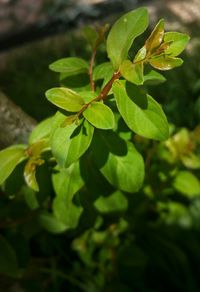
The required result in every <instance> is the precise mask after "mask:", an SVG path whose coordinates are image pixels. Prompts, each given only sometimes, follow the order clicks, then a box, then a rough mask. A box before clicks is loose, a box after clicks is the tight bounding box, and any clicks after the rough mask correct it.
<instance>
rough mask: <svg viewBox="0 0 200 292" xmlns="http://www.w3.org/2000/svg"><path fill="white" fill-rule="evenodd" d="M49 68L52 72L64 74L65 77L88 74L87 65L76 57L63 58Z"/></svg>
mask: <svg viewBox="0 0 200 292" xmlns="http://www.w3.org/2000/svg"><path fill="white" fill-rule="evenodd" d="M49 68H50V69H51V70H52V71H54V72H59V73H65V77H67V76H71V75H76V74H80V73H85V72H89V65H88V63H87V62H86V61H85V60H83V59H81V58H76V57H69V58H63V59H60V60H57V61H55V62H53V63H52V64H51V65H49Z"/></svg>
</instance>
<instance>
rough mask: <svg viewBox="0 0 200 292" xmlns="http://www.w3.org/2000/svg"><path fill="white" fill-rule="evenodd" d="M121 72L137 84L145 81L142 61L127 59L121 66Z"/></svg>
mask: <svg viewBox="0 0 200 292" xmlns="http://www.w3.org/2000/svg"><path fill="white" fill-rule="evenodd" d="M120 73H121V74H122V76H123V77H124V78H125V79H126V80H128V81H130V82H132V83H134V84H136V85H141V84H143V82H144V75H143V63H142V62H141V63H138V64H133V63H132V62H131V61H129V60H125V61H124V62H123V63H122V65H121V66H120Z"/></svg>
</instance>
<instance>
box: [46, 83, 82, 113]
mask: <svg viewBox="0 0 200 292" xmlns="http://www.w3.org/2000/svg"><path fill="white" fill-rule="evenodd" d="M45 95H46V97H47V99H48V100H49V101H50V102H51V103H53V104H55V105H56V106H58V107H59V108H62V109H64V110H66V111H69V112H78V111H79V110H80V109H81V108H82V106H83V105H84V100H83V98H82V97H81V96H80V95H79V94H78V93H76V92H75V91H73V90H71V89H69V88H65V87H57V88H51V89H49V90H47V91H46V93H45Z"/></svg>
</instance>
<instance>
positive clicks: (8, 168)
mask: <svg viewBox="0 0 200 292" xmlns="http://www.w3.org/2000/svg"><path fill="white" fill-rule="evenodd" d="M26 147H27V146H26V145H14V146H10V147H8V148H6V149H3V150H1V151H0V185H1V184H2V183H3V182H4V181H5V180H6V179H7V177H8V176H9V175H10V174H11V173H12V172H13V170H14V169H15V167H16V166H17V165H18V164H19V163H20V162H22V161H23V160H24V159H26V158H27V155H26V153H25V149H26Z"/></svg>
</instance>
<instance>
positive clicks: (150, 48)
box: [145, 19, 164, 55]
mask: <svg viewBox="0 0 200 292" xmlns="http://www.w3.org/2000/svg"><path fill="white" fill-rule="evenodd" d="M163 36H164V20H163V19H161V20H160V21H159V22H158V23H157V25H156V26H155V28H154V30H153V31H152V33H151V35H150V36H149V38H148V39H147V40H146V42H145V47H146V50H147V54H148V55H151V54H152V53H154V51H155V49H157V48H158V47H159V46H160V44H161V43H162V40H163Z"/></svg>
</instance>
